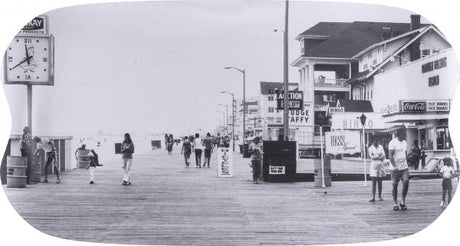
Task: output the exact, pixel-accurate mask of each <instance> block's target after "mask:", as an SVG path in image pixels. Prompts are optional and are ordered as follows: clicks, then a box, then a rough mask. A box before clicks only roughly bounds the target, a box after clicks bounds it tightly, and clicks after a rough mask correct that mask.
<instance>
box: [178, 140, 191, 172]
mask: <svg viewBox="0 0 460 246" xmlns="http://www.w3.org/2000/svg"><path fill="white" fill-rule="evenodd" d="M180 153H181V155H184V160H185V167H189V165H190V163H189V162H188V160H189V159H190V155H191V154H192V143H190V140H188V136H185V137H184V142H183V143H182V149H181V151H180Z"/></svg>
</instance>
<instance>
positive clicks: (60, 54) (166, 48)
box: [2, 1, 427, 135]
mask: <svg viewBox="0 0 460 246" xmlns="http://www.w3.org/2000/svg"><path fill="white" fill-rule="evenodd" d="M284 7H285V3H284V1H220V2H215V1H186V2H128V3H126V2H125V3H111V4H107V3H104V4H93V5H80V6H74V7H67V8H61V9H57V10H51V11H49V12H47V13H45V14H46V15H47V16H48V18H49V30H50V33H51V34H53V35H54V36H55V86H52V87H49V86H34V89H33V90H34V91H33V96H34V99H33V100H34V101H33V125H34V132H35V134H42V135H43V134H45V135H48V134H50V135H54V134H58V135H80V134H92V133H96V132H97V131H98V130H103V131H104V132H109V133H122V132H133V133H157V132H165V131H168V132H173V133H176V134H183V133H184V132H186V131H189V132H190V133H193V132H195V131H196V130H197V129H199V128H201V129H203V131H211V130H213V129H214V128H215V126H216V125H219V124H221V122H222V120H223V119H222V113H219V112H217V111H225V107H222V106H219V105H218V104H230V103H231V97H230V96H228V95H224V94H221V93H220V91H229V92H233V93H235V95H236V97H237V98H242V87H243V83H242V74H241V73H239V72H237V71H235V70H225V69H224V67H225V66H235V67H238V68H241V69H245V70H246V98H247V99H248V98H252V97H255V96H257V95H258V93H259V90H260V86H259V82H260V81H279V82H281V81H282V78H283V63H282V62H283V53H282V48H283V42H282V41H283V39H282V32H280V31H278V32H274V31H273V30H274V29H278V30H282V29H283V28H284V11H285V9H284ZM410 14H411V12H409V11H407V10H403V9H398V8H390V7H385V6H381V5H361V4H360V5H358V4H349V3H321V2H291V3H290V13H289V61H290V62H292V61H293V60H295V59H296V58H297V57H298V56H299V51H300V49H299V43H298V41H296V40H295V37H296V36H297V35H298V34H299V33H301V32H303V31H305V30H306V29H308V28H310V27H312V26H313V25H315V24H316V23H318V22H320V21H341V22H351V21H388V22H409V21H410V17H409V16H410ZM32 17H33V16H31V17H30V18H32ZM422 22H427V21H426V20H425V19H422ZM24 24H25V23H24ZM11 38H12V37H11ZM289 74H290V77H289V79H290V82H298V79H299V78H298V73H297V70H296V69H295V68H293V67H290V68H289ZM2 77H3V76H2ZM3 89H4V91H5V94H6V98H7V100H8V102H9V106H10V109H11V114H12V131H13V132H14V133H20V132H21V129H22V128H23V126H24V125H25V124H26V122H27V118H26V112H25V109H26V108H25V98H26V89H25V86H22V85H6V86H4V88H3Z"/></svg>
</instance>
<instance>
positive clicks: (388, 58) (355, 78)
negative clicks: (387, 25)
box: [345, 25, 447, 85]
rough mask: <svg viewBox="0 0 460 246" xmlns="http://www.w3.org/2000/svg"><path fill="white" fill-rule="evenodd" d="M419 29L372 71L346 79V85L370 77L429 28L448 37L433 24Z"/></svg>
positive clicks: (441, 35)
mask: <svg viewBox="0 0 460 246" xmlns="http://www.w3.org/2000/svg"><path fill="white" fill-rule="evenodd" d="M419 30H420V32H419V33H418V34H417V35H416V36H414V37H413V38H412V39H411V40H409V41H408V42H406V43H405V44H404V45H403V46H401V47H400V48H399V49H397V50H396V51H395V52H393V54H391V55H390V56H389V57H387V58H385V59H384V60H383V61H382V62H381V63H380V64H378V65H377V66H376V67H375V68H374V69H372V71H369V70H367V72H366V71H364V72H361V73H359V74H361V76H359V77H358V76H356V75H355V76H353V78H351V79H349V80H347V81H345V85H349V84H353V83H356V82H359V81H362V80H365V79H368V78H369V77H371V76H372V75H374V74H375V73H376V72H378V71H379V70H380V69H381V68H382V67H383V66H385V65H386V64H387V63H388V62H390V61H391V60H392V59H393V57H395V56H397V55H398V54H399V53H400V52H402V51H403V50H404V49H406V48H407V47H408V46H409V45H411V44H412V43H414V42H415V41H416V40H417V39H419V38H420V37H422V36H423V35H424V34H425V33H426V32H428V31H429V30H433V31H435V32H436V33H437V34H438V35H439V36H440V37H442V38H443V39H444V40H446V37H444V35H443V34H442V33H441V32H440V31H439V30H438V29H437V28H435V27H434V26H433V25H428V26H425V27H423V28H421V29H419ZM446 41H447V40H446ZM359 74H358V75H359Z"/></svg>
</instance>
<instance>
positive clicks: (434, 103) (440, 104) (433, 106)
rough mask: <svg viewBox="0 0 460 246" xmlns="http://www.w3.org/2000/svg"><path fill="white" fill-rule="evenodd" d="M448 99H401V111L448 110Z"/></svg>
mask: <svg viewBox="0 0 460 246" xmlns="http://www.w3.org/2000/svg"><path fill="white" fill-rule="evenodd" d="M449 111H450V101H449V100H419V101H401V112H402V113H423V112H449Z"/></svg>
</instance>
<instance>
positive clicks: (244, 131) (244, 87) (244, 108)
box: [225, 67, 246, 144]
mask: <svg viewBox="0 0 460 246" xmlns="http://www.w3.org/2000/svg"><path fill="white" fill-rule="evenodd" d="M225 69H235V70H236V71H238V72H240V73H242V74H243V144H244V141H245V139H246V71H245V70H244V69H239V68H236V67H225Z"/></svg>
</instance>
